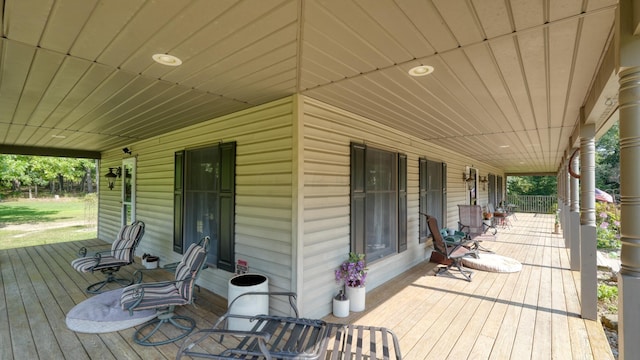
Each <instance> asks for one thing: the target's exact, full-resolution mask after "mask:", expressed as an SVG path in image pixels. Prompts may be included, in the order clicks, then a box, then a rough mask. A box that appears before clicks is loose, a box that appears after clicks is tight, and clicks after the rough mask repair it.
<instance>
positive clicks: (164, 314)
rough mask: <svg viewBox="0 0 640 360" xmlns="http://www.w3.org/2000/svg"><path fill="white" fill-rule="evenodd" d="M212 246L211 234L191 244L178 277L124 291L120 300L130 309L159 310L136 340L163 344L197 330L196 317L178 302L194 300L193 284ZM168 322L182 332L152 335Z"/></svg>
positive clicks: (141, 328) (179, 267) (184, 303)
mask: <svg viewBox="0 0 640 360" xmlns="http://www.w3.org/2000/svg"><path fill="white" fill-rule="evenodd" d="M208 250H209V237H208V236H207V237H204V238H202V239H201V240H200V241H199V242H198V243H194V244H191V245H190V246H189V248H188V249H187V251H186V252H185V253H184V255H183V256H182V261H180V263H178V265H177V266H176V270H175V280H173V281H159V282H152V283H140V284H134V285H131V286H128V287H126V288H125V289H124V290H123V291H122V297H121V298H120V304H121V306H122V309H123V310H128V311H129V312H130V313H133V312H134V311H138V310H147V309H156V310H157V311H158V316H157V317H156V318H155V319H153V320H151V321H149V322H147V323H146V324H144V325H142V326H141V327H140V328H139V329H138V330H136V332H135V333H134V334H133V341H135V342H136V343H137V344H140V345H144V346H155V345H163V344H168V343H171V342H174V341H176V340H180V339H182V338H184V337H185V336H187V335H189V334H190V333H191V331H193V329H194V328H195V327H196V322H195V320H193V319H192V318H190V317H187V316H183V315H177V314H176V313H175V312H174V310H175V307H176V306H181V305H187V304H191V303H193V299H194V298H193V293H194V291H193V288H194V285H195V282H196V279H197V278H198V275H199V274H200V271H201V270H202V268H203V264H204V263H205V261H206V259H207V252H208ZM164 324H170V325H173V326H174V327H175V329H177V333H178V334H177V335H176V336H173V337H171V338H168V339H167V338H164V337H161V338H160V339H158V338H157V337H156V339H152V337H153V336H154V335H155V334H156V333H157V332H158V330H160V328H161V327H162V325H164ZM165 333H166V332H165ZM171 333H172V332H171Z"/></svg>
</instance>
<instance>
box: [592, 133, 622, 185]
mask: <svg viewBox="0 0 640 360" xmlns="http://www.w3.org/2000/svg"><path fill="white" fill-rule="evenodd" d="M596 187H597V188H598V189H602V190H604V191H607V192H609V193H612V194H619V193H620V134H619V129H618V123H617V122H616V123H615V124H614V125H613V126H611V128H610V129H609V130H608V131H607V132H606V133H605V134H604V135H602V136H601V137H600V139H598V141H597V142H596Z"/></svg>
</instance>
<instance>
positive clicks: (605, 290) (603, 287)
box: [598, 284, 618, 301]
mask: <svg viewBox="0 0 640 360" xmlns="http://www.w3.org/2000/svg"><path fill="white" fill-rule="evenodd" d="M617 298H618V287H617V286H611V285H607V284H599V285H598V300H601V301H614V300H615V299H617Z"/></svg>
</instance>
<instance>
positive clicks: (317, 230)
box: [299, 97, 499, 317]
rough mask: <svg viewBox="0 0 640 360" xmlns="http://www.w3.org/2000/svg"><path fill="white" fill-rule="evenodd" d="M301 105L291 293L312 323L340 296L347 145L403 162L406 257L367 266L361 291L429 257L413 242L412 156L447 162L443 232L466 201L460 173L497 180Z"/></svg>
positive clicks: (334, 113)
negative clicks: (295, 281) (296, 283)
mask: <svg viewBox="0 0 640 360" xmlns="http://www.w3.org/2000/svg"><path fill="white" fill-rule="evenodd" d="M301 103H302V106H303V109H302V111H301V112H302V113H303V123H304V124H303V126H302V133H303V150H302V151H303V158H304V172H303V180H302V181H303V183H304V186H303V196H304V200H303V203H304V218H303V219H302V221H303V224H302V225H300V226H301V227H302V228H303V231H302V234H303V235H302V236H303V239H302V241H301V244H302V245H301V248H302V253H303V255H302V258H303V260H302V262H303V264H304V270H303V271H304V272H303V275H302V277H301V278H302V280H301V290H299V293H300V296H301V299H302V302H303V306H304V313H305V316H310V317H320V316H324V315H326V314H328V313H330V312H331V299H332V297H333V296H335V294H337V292H338V290H339V289H340V286H339V285H338V284H336V282H335V280H334V275H333V271H334V269H336V268H337V267H338V266H339V265H340V263H342V261H344V260H345V259H346V258H347V256H348V253H349V247H350V237H349V235H350V234H349V230H350V227H349V221H350V220H349V214H350V213H349V207H350V184H349V182H350V173H349V172H350V167H349V164H350V143H351V142H358V143H365V144H367V145H369V146H372V147H376V148H380V149H385V150H389V151H393V152H399V153H404V154H406V155H407V171H408V174H407V190H408V193H407V198H408V199H407V200H408V201H407V203H408V205H407V207H408V209H407V215H408V216H407V219H408V224H407V234H408V235H407V236H408V239H407V250H406V251H404V252H402V253H399V254H396V255H393V256H388V257H386V258H384V259H382V260H379V261H376V262H374V263H372V264H369V275H368V277H367V290H371V289H373V288H375V287H377V286H379V285H380V284H382V283H384V282H386V281H388V280H390V279H391V278H393V277H395V276H397V275H399V274H400V273H402V272H403V271H405V270H407V269H408V268H410V267H411V266H414V265H415V264H417V263H418V262H421V261H424V260H425V259H428V258H429V256H430V255H431V250H430V248H428V247H426V246H425V245H424V244H419V243H418V234H419V229H418V224H419V214H418V207H419V197H418V196H419V188H418V180H419V177H418V159H419V158H420V157H426V158H428V159H431V160H436V161H443V162H445V163H447V179H448V183H447V187H448V194H447V200H448V206H447V208H448V217H447V219H448V223H447V224H446V225H448V226H451V227H454V226H456V224H457V221H458V208H457V206H456V205H457V204H463V203H466V201H468V200H465V199H466V191H465V188H464V183H463V181H462V173H463V172H464V169H465V166H470V165H472V166H473V167H476V168H478V171H479V173H480V174H481V175H487V173H488V172H493V173H499V170H498V169H495V168H492V167H489V166H487V165H485V164H482V163H480V162H478V161H476V160H472V159H469V158H466V157H463V156H460V155H459V154H456V153H453V152H450V151H447V150H444V149H442V148H440V147H438V146H434V145H432V144H429V143H427V142H425V141H423V140H420V139H418V138H415V137H413V136H411V135H409V134H405V133H401V132H398V131H396V130H393V129H391V128H388V127H386V126H383V125H380V124H379V123H376V122H374V121H372V120H369V119H366V118H363V117H360V116H357V115H354V114H351V113H348V112H346V111H343V110H341V109H338V108H335V107H332V106H330V105H327V104H325V103H322V102H320V101H316V100H313V99H310V98H304V97H303V100H301ZM480 190H482V186H480ZM487 196H488V195H487V191H481V192H480V193H479V195H478V202H479V203H480V204H483V203H486V199H487ZM483 199H484V200H483ZM483 201H484V202H483ZM392 295H393V294H389V296H392Z"/></svg>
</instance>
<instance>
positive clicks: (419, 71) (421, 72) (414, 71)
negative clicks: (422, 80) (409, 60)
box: [409, 65, 434, 76]
mask: <svg viewBox="0 0 640 360" xmlns="http://www.w3.org/2000/svg"><path fill="white" fill-rule="evenodd" d="M433 70H434V69H433V66H429V65H420V66H416V67H414V68H411V69H410V70H409V75H411V76H425V75H429V74H431V73H432V72H433Z"/></svg>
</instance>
